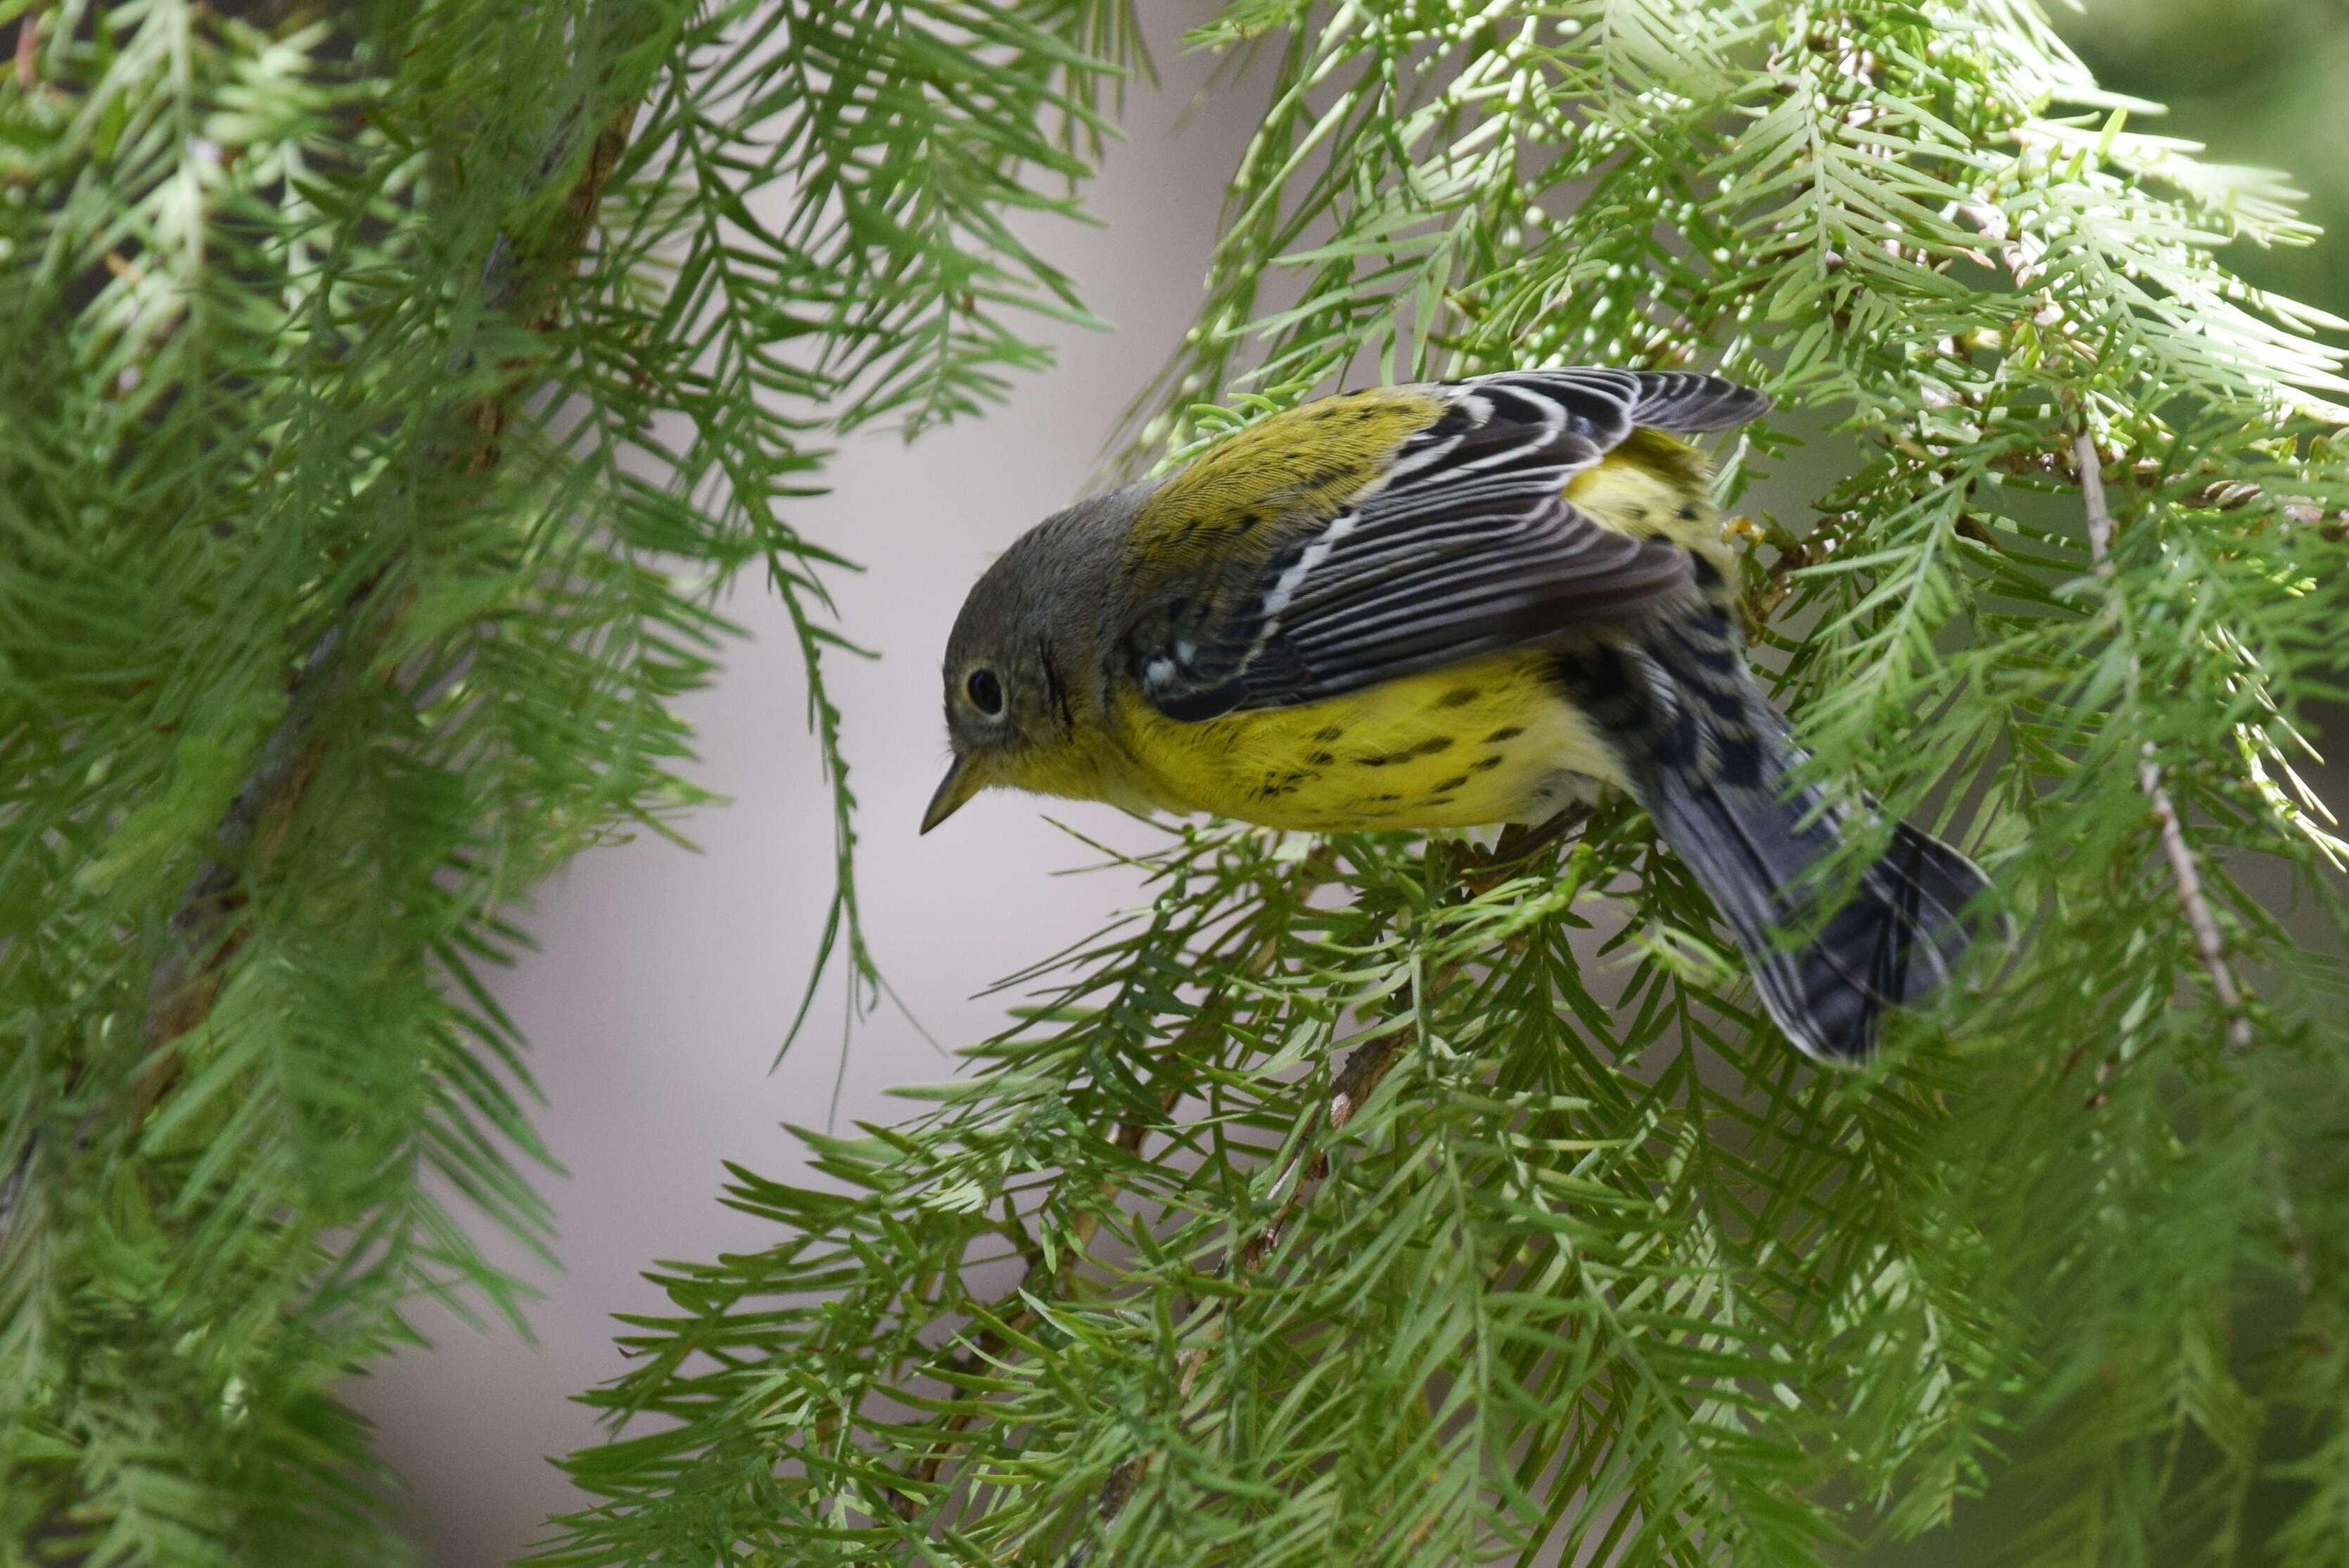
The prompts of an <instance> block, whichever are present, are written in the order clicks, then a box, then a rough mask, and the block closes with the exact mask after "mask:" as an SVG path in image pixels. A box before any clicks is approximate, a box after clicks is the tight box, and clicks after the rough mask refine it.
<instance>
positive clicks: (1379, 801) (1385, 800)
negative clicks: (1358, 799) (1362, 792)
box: [1371, 795, 1402, 806]
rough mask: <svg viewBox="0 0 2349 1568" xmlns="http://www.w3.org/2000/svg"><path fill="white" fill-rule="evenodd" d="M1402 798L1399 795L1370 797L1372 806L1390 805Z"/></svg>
mask: <svg viewBox="0 0 2349 1568" xmlns="http://www.w3.org/2000/svg"><path fill="white" fill-rule="evenodd" d="M1400 799H1402V796H1400V795H1373V796H1371V804H1372V805H1374V806H1386V805H1392V804H1393V803H1394V802H1395V801H1397V800H1400Z"/></svg>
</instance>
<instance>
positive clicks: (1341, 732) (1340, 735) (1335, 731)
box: [1313, 724, 1346, 740]
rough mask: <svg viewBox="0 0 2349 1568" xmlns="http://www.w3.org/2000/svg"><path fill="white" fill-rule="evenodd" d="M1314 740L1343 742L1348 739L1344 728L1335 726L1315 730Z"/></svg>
mask: <svg viewBox="0 0 2349 1568" xmlns="http://www.w3.org/2000/svg"><path fill="white" fill-rule="evenodd" d="M1313 738H1314V739H1316V740H1343V739H1345V738H1346V731H1345V729H1344V727H1341V726H1340V725H1335V724H1333V725H1331V726H1330V727H1329V728H1327V729H1317V730H1315V731H1314V732H1313Z"/></svg>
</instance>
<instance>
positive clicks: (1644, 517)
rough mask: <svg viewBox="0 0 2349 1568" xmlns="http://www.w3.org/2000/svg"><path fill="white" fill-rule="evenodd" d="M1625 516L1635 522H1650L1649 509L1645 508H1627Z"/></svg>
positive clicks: (1624, 511) (1624, 510)
mask: <svg viewBox="0 0 2349 1568" xmlns="http://www.w3.org/2000/svg"><path fill="white" fill-rule="evenodd" d="M1623 515H1624V516H1625V517H1626V518H1629V519H1630V521H1633V522H1645V521H1648V509H1647V508H1646V507H1644V506H1627V507H1625V508H1624V509H1623Z"/></svg>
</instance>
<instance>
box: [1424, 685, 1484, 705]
mask: <svg viewBox="0 0 2349 1568" xmlns="http://www.w3.org/2000/svg"><path fill="white" fill-rule="evenodd" d="M1478 695H1479V694H1478V693H1477V690H1476V688H1475V686H1454V687H1453V688H1452V689H1451V690H1450V691H1448V692H1445V693H1444V695H1443V696H1440V697H1437V698H1436V699H1435V703H1434V706H1435V707H1467V706H1468V705H1469V704H1470V703H1472V702H1475V700H1476V698H1477V696H1478Z"/></svg>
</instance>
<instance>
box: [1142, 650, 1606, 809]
mask: <svg viewBox="0 0 2349 1568" xmlns="http://www.w3.org/2000/svg"><path fill="white" fill-rule="evenodd" d="M1543 664H1544V658H1543V655H1540V654H1538V653H1511V654H1504V655H1495V656H1493V657H1490V658H1484V659H1475V660H1471V661H1469V662H1466V663H1464V664H1459V665H1451V666H1449V667H1447V668H1444V669H1441V670H1434V671H1431V672H1429V673H1428V674H1425V675H1419V676H1405V677H1403V678H1402V679H1401V680H1392V681H1387V682H1385V683H1383V684H1381V685H1380V686H1371V687H1370V688H1369V689H1367V690H1364V691H1360V692H1353V693H1350V694H1348V695H1347V696H1340V697H1332V698H1330V699H1329V700H1327V701H1324V702H1317V703H1309V704H1307V705H1305V706H1303V707H1285V708H1271V709H1266V710H1262V711H1255V712H1246V713H1235V714H1227V715H1226V716H1225V717H1221V718H1212V719H1208V720H1206V722H1204V723H1199V724H1181V723H1177V722H1176V721H1174V720H1173V719H1170V718H1167V717H1164V715H1162V714H1160V713H1159V712H1158V711H1157V710H1156V709H1154V708H1153V707H1150V705H1149V704H1148V703H1147V702H1146V701H1144V700H1143V698H1142V697H1141V696H1140V695H1139V694H1138V693H1129V694H1128V695H1127V697H1126V699H1125V701H1124V703H1123V711H1122V713H1121V714H1120V716H1119V719H1120V727H1121V729H1122V730H1123V735H1122V740H1123V747H1124V749H1125V751H1126V753H1127V754H1128V756H1129V757H1131V758H1133V762H1134V764H1135V766H1136V769H1137V770H1138V771H1139V773H1140V774H1141V776H1142V777H1141V779H1139V780H1138V782H1139V783H1140V784H1141V785H1142V788H1143V791H1144V792H1145V793H1147V794H1148V795H1150V796H1152V797H1153V798H1154V799H1156V801H1157V802H1158V803H1159V804H1160V805H1163V806H1164V807H1166V808H1168V809H1171V810H1189V811H1212V812H1214V813H1216V815H1218V816H1225V817H1234V818H1237V819H1239V820H1242V821H1247V822H1261V823H1263V824H1265V825H1266V826H1268V827H1275V828H1293V829H1300V830H1313V831H1321V832H1350V831H1361V830H1369V829H1378V828H1398V829H1403V828H1410V829H1417V828H1464V827H1475V826H1479V825H1482V824H1484V823H1488V822H1515V821H1538V820H1541V819H1543V818H1545V817H1547V816H1549V815H1550V814H1551V813H1552V812H1554V811H1556V810H1557V809H1558V808H1559V807H1561V806H1563V805H1564V804H1565V803H1566V802H1567V800H1568V799H1571V798H1572V796H1573V795H1574V794H1575V792H1576V785H1577V783H1578V779H1579V778H1581V777H1596V778H1599V779H1612V777H1613V775H1614V772H1615V765H1614V762H1613V759H1612V757H1611V755H1610V754H1609V751H1608V750H1607V748H1605V747H1604V746H1602V745H1601V744H1600V743H1599V738H1598V737H1597V736H1596V735H1595V734H1594V733H1593V732H1592V730H1591V728H1590V727H1589V725H1588V723H1587V722H1585V721H1584V719H1583V718H1582V717H1581V715H1580V714H1578V712H1576V711H1575V709H1573V708H1572V707H1568V705H1567V703H1566V702H1565V701H1564V699H1563V697H1562V696H1561V695H1560V694H1559V692H1558V690H1557V686H1555V685H1554V683H1552V682H1551V681H1550V679H1549V678H1548V676H1547V673H1546V672H1545V670H1544V669H1543Z"/></svg>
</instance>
